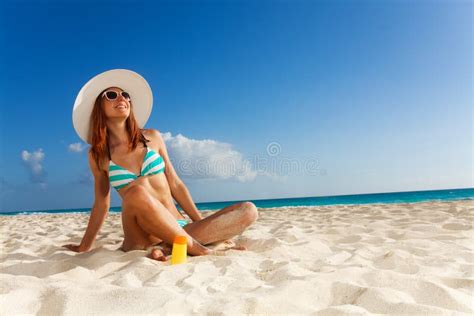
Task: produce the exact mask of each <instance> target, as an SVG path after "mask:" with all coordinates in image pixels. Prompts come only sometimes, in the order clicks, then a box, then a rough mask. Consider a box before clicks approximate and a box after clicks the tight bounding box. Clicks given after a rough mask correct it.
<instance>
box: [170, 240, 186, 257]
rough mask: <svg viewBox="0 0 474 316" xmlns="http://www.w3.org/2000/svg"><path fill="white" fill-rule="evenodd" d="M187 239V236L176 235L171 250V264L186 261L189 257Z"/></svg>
mask: <svg viewBox="0 0 474 316" xmlns="http://www.w3.org/2000/svg"><path fill="white" fill-rule="evenodd" d="M187 246H188V243H187V239H186V236H176V237H175V238H174V242H173V250H172V251H171V264H180V263H186V258H187V253H188V252H187Z"/></svg>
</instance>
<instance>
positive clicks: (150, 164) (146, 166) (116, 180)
mask: <svg viewBox="0 0 474 316" xmlns="http://www.w3.org/2000/svg"><path fill="white" fill-rule="evenodd" d="M143 145H145V147H146V149H147V152H146V155H145V157H144V158H143V162H142V168H141V170H140V174H139V175H138V176H137V175H135V174H134V173H133V172H131V171H129V170H127V169H125V168H123V167H121V166H119V165H117V164H116V163H114V162H113V161H112V158H111V157H110V150H109V158H110V162H109V180H110V184H111V185H112V186H113V187H114V188H115V189H116V190H117V191H118V190H120V189H121V188H123V187H125V186H127V185H128V184H130V183H131V182H133V181H135V180H136V179H138V178H139V177H144V176H150V175H154V174H158V173H161V172H164V171H165V162H164V160H163V157H161V156H160V154H158V153H157V152H155V151H154V150H152V149H150V148H149V147H148V146H147V145H146V143H145V142H143Z"/></svg>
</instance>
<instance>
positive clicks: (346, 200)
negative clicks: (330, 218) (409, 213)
mask: <svg viewBox="0 0 474 316" xmlns="http://www.w3.org/2000/svg"><path fill="white" fill-rule="evenodd" d="M454 200H474V188H471V189H452V190H436V191H411V192H392V193H373V194H357V195H337V196H321V197H317V196H313V197H298V198H288V199H269V200H245V201H251V202H253V203H254V204H255V205H256V206H257V207H258V208H269V207H284V206H318V205H341V204H371V203H383V204H386V203H415V202H426V201H454ZM237 202H241V200H238V201H225V202H207V203H196V206H197V208H198V209H199V210H201V211H203V210H211V211H212V210H220V209H222V208H223V207H226V206H228V205H231V204H234V203H237ZM473 203H474V202H473ZM178 209H180V210H181V208H180V207H179V206H178ZM90 210H91V209H90V208H87V209H64V210H42V211H37V210H36V211H17V212H8V213H1V212H0V215H17V214H22V215H25V214H43V213H53V214H57V213H89V212H90ZM120 211H121V208H120V207H111V208H110V212H116V213H118V212H120Z"/></svg>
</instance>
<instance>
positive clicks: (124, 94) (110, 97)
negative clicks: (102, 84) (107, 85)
mask: <svg viewBox="0 0 474 316" xmlns="http://www.w3.org/2000/svg"><path fill="white" fill-rule="evenodd" d="M120 94H121V95H122V97H124V98H125V100H127V101H130V94H128V92H125V91H121V92H120ZM104 96H105V97H106V98H107V100H109V101H113V100H115V99H117V97H118V93H117V92H115V91H113V90H108V91H105V92H104V93H102V97H104Z"/></svg>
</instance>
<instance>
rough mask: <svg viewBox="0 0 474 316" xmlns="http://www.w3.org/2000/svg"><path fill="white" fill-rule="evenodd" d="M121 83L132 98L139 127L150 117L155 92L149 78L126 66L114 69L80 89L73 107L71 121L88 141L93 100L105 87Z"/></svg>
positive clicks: (77, 131)
mask: <svg viewBox="0 0 474 316" xmlns="http://www.w3.org/2000/svg"><path fill="white" fill-rule="evenodd" d="M109 87H118V88H121V89H122V90H125V91H127V92H128V93H129V94H130V98H131V100H132V102H133V114H134V116H135V119H136V120H137V123H138V125H139V126H140V128H143V127H144V126H145V124H146V122H147V121H148V119H149V117H150V114H151V110H152V107H153V93H152V91H151V88H150V85H149V84H148V82H147V81H146V80H145V79H144V78H143V77H142V76H140V75H139V74H137V73H136V72H134V71H131V70H127V69H113V70H108V71H105V72H103V73H100V74H98V75H96V76H95V77H93V78H92V79H90V80H89V81H88V82H87V83H86V84H85V85H84V86H83V87H82V88H81V90H80V91H79V93H78V95H77V97H76V101H75V102H74V108H73V110H72V122H73V125H74V129H75V130H76V133H77V134H78V135H79V137H80V138H81V139H82V140H83V141H85V142H86V143H88V144H91V140H90V139H88V138H89V137H90V135H89V128H90V119H91V113H92V109H93V108H94V103H95V100H96V98H97V96H98V95H99V93H101V92H102V91H103V90H104V89H107V88H109Z"/></svg>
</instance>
